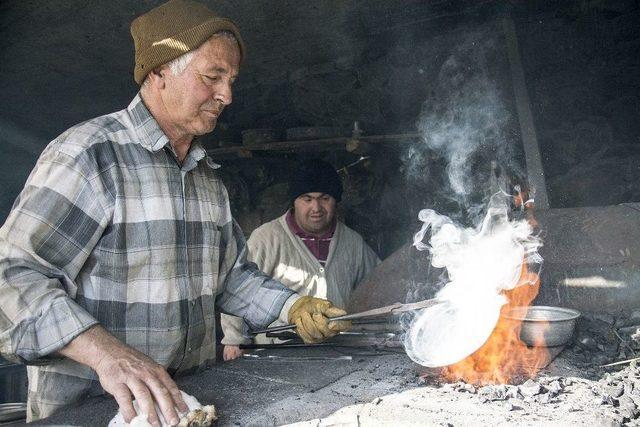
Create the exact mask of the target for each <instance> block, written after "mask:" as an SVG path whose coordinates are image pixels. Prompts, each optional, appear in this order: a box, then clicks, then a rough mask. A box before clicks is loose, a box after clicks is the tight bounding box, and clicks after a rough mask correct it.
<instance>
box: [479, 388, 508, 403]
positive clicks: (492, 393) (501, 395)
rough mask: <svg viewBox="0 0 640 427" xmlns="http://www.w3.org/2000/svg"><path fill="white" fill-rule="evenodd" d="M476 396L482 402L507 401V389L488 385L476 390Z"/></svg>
mask: <svg viewBox="0 0 640 427" xmlns="http://www.w3.org/2000/svg"><path fill="white" fill-rule="evenodd" d="M478 395H479V396H480V398H481V399H482V401H483V402H487V401H496V400H506V399H507V388H506V387H505V386H504V385H502V384H499V385H494V386H493V385H488V386H484V387H481V388H480V389H479V390H478Z"/></svg>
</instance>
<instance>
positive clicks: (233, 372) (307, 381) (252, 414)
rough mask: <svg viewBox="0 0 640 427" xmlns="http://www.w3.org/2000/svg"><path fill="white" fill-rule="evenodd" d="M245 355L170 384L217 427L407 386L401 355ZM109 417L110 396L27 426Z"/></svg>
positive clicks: (411, 377) (276, 419)
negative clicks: (206, 411) (207, 408)
mask: <svg viewBox="0 0 640 427" xmlns="http://www.w3.org/2000/svg"><path fill="white" fill-rule="evenodd" d="M251 354H253V355H254V356H253V357H244V358H241V359H236V360H234V361H231V362H225V363H219V364H217V365H216V366H214V367H212V368H210V369H207V370H205V371H202V372H199V373H197V374H193V375H189V376H184V377H178V378H176V382H177V384H178V386H179V387H180V388H181V389H182V390H184V391H185V392H186V393H189V394H191V395H193V396H195V397H196V398H197V399H198V400H199V401H200V402H201V403H202V404H203V405H204V404H214V405H215V406H216V408H217V411H218V413H219V416H220V419H219V421H218V424H217V425H218V426H227V425H229V426H232V425H242V426H246V425H260V426H263V425H282V424H287V423H293V422H297V421H303V420H310V419H314V418H320V417H325V416H327V415H329V414H331V413H333V412H334V411H336V410H338V409H340V408H342V407H344V406H348V405H352V404H354V403H361V402H367V401H371V400H372V399H374V398H376V397H378V396H383V395H385V394H388V393H392V392H397V391H401V390H403V389H406V388H407V387H408V386H411V385H412V386H415V382H414V381H415V377H416V374H415V371H414V368H413V363H412V362H411V361H410V359H409V358H408V357H407V356H406V355H405V354H404V352H402V350H401V349H384V350H373V349H368V348H357V349H354V348H344V347H333V346H332V347H317V348H294V349H275V350H272V349H269V350H257V351H256V350H254V351H252V352H251ZM116 411H117V404H116V402H115V400H114V399H113V398H111V397H109V396H100V397H94V398H90V399H88V400H87V401H85V402H84V403H82V404H81V405H80V406H77V407H74V408H71V409H67V410H64V411H61V412H60V413H58V414H55V415H53V416H51V417H49V418H46V419H44V420H41V421H39V422H37V423H35V425H77V426H85V425H86V426H89V425H90V426H106V425H107V424H108V423H109V421H110V420H111V418H112V417H113V416H114V415H115V414H116Z"/></svg>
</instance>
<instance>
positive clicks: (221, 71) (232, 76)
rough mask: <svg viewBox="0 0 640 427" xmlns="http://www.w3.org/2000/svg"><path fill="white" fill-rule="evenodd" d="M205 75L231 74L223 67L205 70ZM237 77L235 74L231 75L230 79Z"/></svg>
mask: <svg viewBox="0 0 640 427" xmlns="http://www.w3.org/2000/svg"><path fill="white" fill-rule="evenodd" d="M206 72H207V73H218V74H231V72H230V71H229V69H228V68H225V67H212V68H209V69H207V70H206ZM236 77H238V75H237V74H232V75H231V78H236Z"/></svg>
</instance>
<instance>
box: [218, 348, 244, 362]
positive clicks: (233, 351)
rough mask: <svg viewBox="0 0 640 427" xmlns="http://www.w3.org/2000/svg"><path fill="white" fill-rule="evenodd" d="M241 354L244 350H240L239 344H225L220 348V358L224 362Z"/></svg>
mask: <svg viewBox="0 0 640 427" xmlns="http://www.w3.org/2000/svg"><path fill="white" fill-rule="evenodd" d="M243 354H244V350H240V346H238V345H225V346H224V350H222V358H223V359H224V361H225V362H228V361H230V360H233V359H237V358H238V357H240V356H242V355H243Z"/></svg>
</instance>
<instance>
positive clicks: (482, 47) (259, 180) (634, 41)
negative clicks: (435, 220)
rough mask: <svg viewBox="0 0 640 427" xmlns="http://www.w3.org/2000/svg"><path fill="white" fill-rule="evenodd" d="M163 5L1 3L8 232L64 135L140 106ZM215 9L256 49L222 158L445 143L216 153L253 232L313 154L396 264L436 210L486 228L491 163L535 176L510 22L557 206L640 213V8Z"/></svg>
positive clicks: (1, 143) (231, 5)
mask: <svg viewBox="0 0 640 427" xmlns="http://www.w3.org/2000/svg"><path fill="white" fill-rule="evenodd" d="M160 3H161V2H160V1H155V0H154V1H131V0H113V1H110V2H85V1H79V0H63V1H59V2H53V3H46V2H40V1H31V0H8V1H4V2H2V4H0V24H1V25H0V35H1V36H2V37H0V52H1V54H0V55H1V56H2V64H3V65H2V67H1V68H0V89H1V90H2V93H3V96H2V98H1V99H0V103H1V104H0V131H1V132H0V154H1V156H0V162H1V163H0V170H2V192H1V193H0V220H1V221H4V218H6V215H7V214H8V212H9V209H10V207H11V204H12V203H13V200H14V199H15V197H16V196H17V193H18V191H19V189H20V188H21V187H22V185H23V184H24V181H25V180H26V177H27V175H28V172H29V170H30V169H31V167H32V166H33V164H34V163H35V161H36V158H37V155H38V153H39V151H41V150H42V148H43V147H44V146H45V145H46V143H47V142H48V141H49V140H51V139H52V138H54V137H55V136H56V135H58V134H59V133H60V132H62V131H64V130H65V129H66V128H68V127H70V126H72V125H73V124H75V123H78V122H80V121H83V120H86V119H89V118H91V117H94V116H97V115H100V114H105V113H108V112H111V111H115V110H118V109H121V108H124V107H125V106H126V105H127V103H128V102H129V100H130V99H131V98H132V97H133V95H134V94H135V91H136V90H137V88H136V85H135V83H134V82H133V77H132V68H133V67H132V65H133V44H132V42H131V39H130V35H129V23H130V21H131V19H133V18H134V17H135V16H136V15H138V14H140V13H142V12H143V11H145V10H148V9H150V8H151V7H153V6H155V5H158V4H160ZM204 3H207V4H208V5H209V6H210V7H211V8H212V9H214V10H216V11H218V12H220V13H221V14H223V15H226V16H228V17H230V18H231V19H233V20H234V21H236V22H237V23H238V25H239V27H240V28H241V30H242V32H243V36H244V38H245V42H246V44H247V46H248V56H247V61H246V62H245V63H244V64H243V67H242V70H241V76H240V78H239V80H238V82H237V84H236V87H235V93H234V103H233V104H232V105H231V106H230V107H229V108H228V109H227V111H225V113H224V115H223V117H222V118H221V122H220V123H219V126H218V129H217V130H216V131H215V132H214V133H213V134H212V135H209V136H208V137H206V138H205V139H204V140H205V143H206V145H207V146H208V147H210V148H211V149H214V148H215V147H216V146H217V145H218V144H220V143H222V144H223V145H232V144H241V143H242V142H241V138H242V137H241V132H242V131H243V130H246V129H255V128H273V129H276V130H278V131H280V132H281V138H283V139H284V138H285V137H286V133H285V130H286V129H289V128H293V127H299V126H332V127H338V128H340V129H341V130H342V132H344V134H349V133H350V128H351V127H352V124H353V122H354V121H359V122H360V124H361V126H362V128H363V130H364V132H365V134H369V135H372V134H386V133H405V132H413V131H416V130H422V131H423V132H424V133H425V135H427V137H426V138H425V139H427V140H428V141H427V142H428V144H427V145H425V144H417V145H407V144H397V146H396V147H389V146H385V147H384V148H381V147H377V146H376V147H374V148H373V149H372V150H371V151H369V152H367V153H364V154H362V153H358V154H352V153H347V152H345V151H342V150H333V151H322V152H317V153H309V152H307V153H304V154H300V153H290V154H286V155H285V154H282V153H277V154H266V155H265V154H262V155H256V156H254V158H252V159H244V158H243V159H238V158H229V157H220V158H218V159H216V160H217V161H218V162H219V163H221V164H222V165H223V168H222V169H223V171H224V174H225V179H226V181H227V184H228V187H229V191H230V193H231V195H232V200H233V209H234V212H235V213H236V214H237V216H238V218H239V219H240V220H241V221H242V222H243V223H244V224H245V228H246V230H245V231H246V232H249V231H250V230H251V229H252V228H253V227H255V226H256V225H257V224H259V223H260V222H263V221H266V220H268V219H271V218H272V217H274V216H276V215H277V214H279V213H280V212H282V211H283V210H284V209H285V208H286V196H285V194H286V184H285V182H286V180H287V178H288V177H289V176H290V174H291V173H292V170H291V168H292V165H293V164H294V163H295V161H296V160H298V159H299V158H300V157H304V156H307V157H308V156H311V155H318V156H321V157H323V158H325V159H327V160H329V161H331V162H332V163H333V164H334V165H335V166H336V168H338V169H340V170H341V173H342V175H343V176H344V178H345V186H346V189H347V192H346V195H345V201H344V202H343V203H342V206H341V209H342V215H343V218H344V219H345V221H346V222H347V224H349V225H351V226H352V227H353V228H355V229H356V230H357V231H359V232H361V233H362V234H363V235H364V236H365V237H366V238H367V240H368V241H369V242H370V243H371V245H372V246H373V247H374V248H375V249H376V250H377V251H378V252H379V254H380V255H381V256H385V255H387V254H389V253H391V252H392V251H393V250H394V249H395V248H397V247H399V246H400V245H402V244H403V243H406V242H407V241H408V240H409V239H410V236H411V234H412V233H413V232H414V231H415V230H416V229H417V226H418V223H417V220H416V218H415V216H416V214H417V212H418V210H419V209H421V208H424V207H432V208H435V209H437V210H440V211H443V212H446V213H448V214H453V215H454V216H456V217H457V218H459V219H461V220H470V219H472V218H473V216H474V215H475V214H476V212H474V210H473V209H469V208H468V206H469V205H472V206H478V204H479V203H481V201H482V198H483V197H484V196H486V194H487V192H489V191H490V187H489V185H488V183H489V182H490V181H491V177H490V174H491V170H492V169H491V160H497V161H498V163H499V166H500V167H501V168H502V169H501V170H502V171H503V173H504V172H506V173H507V175H508V176H509V178H510V179H514V180H515V181H517V180H519V179H520V180H521V177H522V176H523V174H524V173H525V167H524V157H523V154H522V151H523V149H522V142H521V135H520V128H519V124H518V115H517V112H516V109H515V107H514V103H515V100H514V92H513V87H512V79H511V71H510V70H511V65H512V64H510V63H509V59H508V56H507V54H506V49H505V34H504V30H503V25H502V23H503V21H504V19H510V20H512V21H513V23H514V26H515V29H516V34H517V39H518V44H519V47H520V58H521V64H520V65H521V66H522V68H523V71H524V75H525V83H526V85H527V92H528V94H529V99H530V108H531V111H532V113H533V121H534V125H535V128H536V131H537V135H538V143H539V146H540V149H541V152H542V158H543V166H544V172H545V175H546V178H547V184H548V185H547V190H548V192H549V195H550V200H551V207H552V208H564V207H577V206H592V205H607V204H616V203H622V202H637V201H640V200H639V199H640V193H639V192H638V190H637V187H636V186H635V182H638V178H640V169H639V168H638V166H637V165H638V164H640V163H639V162H638V160H640V159H638V156H639V155H640V154H639V152H638V147H639V146H640V145H639V144H640V141H639V137H638V135H639V134H640V130H639V129H638V122H639V121H638V111H640V98H639V96H640V95H639V87H640V80H639V79H640V73H638V70H639V67H640V65H639V62H638V61H640V59H639V58H640V56H639V55H638V54H637V52H638V51H639V50H640V46H639V44H640V34H639V31H640V30H639V28H640V18H639V13H640V12H639V6H638V2H637V1H634V0H627V1H625V0H620V1H593V0H589V1H587V0H582V1H570V2H547V1H529V2H519V1H518V2H516V1H514V2H508V1H429V2H426V1H392V2H390V1H379V0H375V1H367V2H351V1H327V0H322V1H312V2H298V1H278V2H273V1H267V0H264V1H261V0H258V1H251V2H235V1H231V0H228V1H227V0H225V1H215V2H214V1H204ZM434 135H435V136H437V138H436V137H435V136H434ZM452 141H454V142H455V141H457V144H458V145H456V144H452V143H450V142H452ZM465 141H469V142H470V143H469V144H467V143H465ZM470 146H471V147H473V150H470V152H466V153H463V154H464V155H465V156H466V157H463V159H464V161H462V162H460V161H459V165H460V168H462V169H463V171H464V172H465V173H464V174H463V175H464V176H463V178H462V181H460V182H461V184H462V187H463V188H466V189H467V190H469V194H467V195H464V196H457V195H454V193H455V192H454V191H452V184H451V181H450V176H449V172H450V170H451V168H450V167H449V165H451V161H452V160H454V159H458V160H460V156H459V155H458V154H459V151H457V148H459V149H460V150H462V151H464V150H465V149H468V148H469V147H470ZM451 147H457V148H456V150H454V149H452V148H451ZM361 155H364V156H365V157H367V159H365V160H364V161H360V162H358V160H359V159H360V157H361ZM354 163H355V164H354ZM503 176H504V175H503ZM460 197H462V199H461V198H460ZM465 206H467V207H465Z"/></svg>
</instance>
